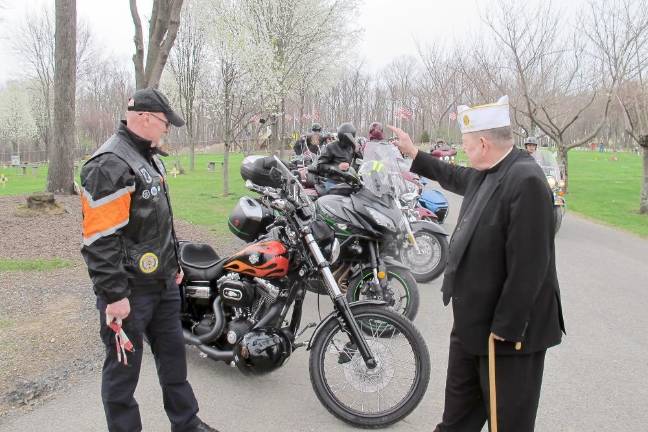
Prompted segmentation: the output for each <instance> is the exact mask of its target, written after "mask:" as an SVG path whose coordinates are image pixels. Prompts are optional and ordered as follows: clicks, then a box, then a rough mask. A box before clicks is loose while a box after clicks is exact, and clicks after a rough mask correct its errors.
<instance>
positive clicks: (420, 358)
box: [309, 305, 430, 428]
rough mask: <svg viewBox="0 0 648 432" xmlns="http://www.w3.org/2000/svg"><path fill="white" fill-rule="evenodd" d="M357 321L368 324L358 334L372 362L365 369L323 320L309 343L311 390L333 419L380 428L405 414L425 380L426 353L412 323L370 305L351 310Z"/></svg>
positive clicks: (340, 331) (345, 339)
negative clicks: (373, 366) (371, 356)
mask: <svg viewBox="0 0 648 432" xmlns="http://www.w3.org/2000/svg"><path fill="white" fill-rule="evenodd" d="M352 313H353V316H354V318H355V320H356V321H357V322H358V325H359V326H360V327H362V328H365V329H368V328H371V329H372V331H371V332H365V334H364V338H365V340H366V341H367V344H368V346H369V349H370V350H371V353H372V355H373V357H374V359H375V360H376V364H377V365H376V367H375V368H374V369H369V368H367V366H366V365H365V362H364V360H363V358H362V356H361V355H360V353H359V352H358V350H357V348H356V345H355V344H354V343H353V341H351V340H350V336H349V333H347V331H346V329H344V328H342V325H341V324H340V321H339V320H337V319H333V320H330V321H329V322H327V323H326V324H325V325H324V326H323V327H322V328H321V329H320V331H319V332H318V333H317V336H316V337H315V339H314V340H313V344H312V345H311V353H310V360H309V370H310V379H311V384H312V385H313V390H314V391H315V394H316V395H317V397H318V398H319V400H320V402H321V403H322V405H324V407H326V409H327V410H328V411H329V412H331V414H333V415H334V416H336V417H337V418H339V419H341V420H343V421H345V422H346V423H349V424H352V425H353V426H356V427H362V428H381V427H386V426H388V425H391V424H393V423H396V422H398V421H400V420H402V419H403V418H405V417H406V416H407V415H409V414H410V413H411V412H412V411H413V410H414V409H415V408H416V407H417V406H418V404H419V403H420V402H421V400H422V399H423V396H424V395H425V391H426V389H427V386H428V382H429V380H430V354H429V352H428V349H427V346H426V344H425V341H424V340H423V337H422V336H421V333H420V332H419V331H418V330H417V329H416V327H414V324H412V322H411V321H410V320H408V319H407V318H405V317H404V316H402V315H401V314H398V313H396V312H394V311H393V310H391V309H389V308H387V307H384V306H376V305H358V306H356V307H354V308H352Z"/></svg>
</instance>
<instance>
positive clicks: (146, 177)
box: [139, 168, 153, 183]
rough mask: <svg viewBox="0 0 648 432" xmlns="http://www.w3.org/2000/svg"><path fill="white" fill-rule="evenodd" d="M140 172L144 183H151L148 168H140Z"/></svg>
mask: <svg viewBox="0 0 648 432" xmlns="http://www.w3.org/2000/svg"><path fill="white" fill-rule="evenodd" d="M139 171H140V173H141V174H142V177H144V181H146V183H152V182H153V179H152V178H151V174H149V172H148V170H147V169H146V168H140V170H139Z"/></svg>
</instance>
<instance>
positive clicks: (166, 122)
mask: <svg viewBox="0 0 648 432" xmlns="http://www.w3.org/2000/svg"><path fill="white" fill-rule="evenodd" d="M142 114H144V113H140V115H142ZM148 114H149V115H150V116H152V117H155V118H156V119H158V120H160V121H161V122H162V123H164V127H165V128H167V129H169V125H171V122H170V121H169V120H167V119H165V118H162V117H158V116H156V115H155V114H153V113H152V112H149V113H148Z"/></svg>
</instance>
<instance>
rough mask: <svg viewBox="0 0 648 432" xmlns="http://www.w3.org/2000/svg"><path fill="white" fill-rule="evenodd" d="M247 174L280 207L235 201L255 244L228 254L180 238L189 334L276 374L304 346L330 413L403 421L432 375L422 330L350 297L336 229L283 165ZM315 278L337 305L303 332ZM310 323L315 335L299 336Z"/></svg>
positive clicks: (383, 422) (377, 423)
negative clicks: (338, 273) (337, 270)
mask: <svg viewBox="0 0 648 432" xmlns="http://www.w3.org/2000/svg"><path fill="white" fill-rule="evenodd" d="M244 177H245V176H244ZM246 177H247V178H245V180H249V182H248V186H249V187H252V188H256V189H258V191H262V192H263V193H264V195H265V196H270V197H272V199H271V200H270V205H271V207H272V209H273V210H274V212H275V214H274V215H272V214H271V213H270V212H271V210H270V209H265V210H264V207H263V206H258V205H255V202H256V201H255V200H252V199H250V202H249V203H246V202H245V200H243V201H241V202H239V206H242V207H241V208H240V209H239V210H240V212H238V213H237V214H238V215H239V216H237V217H235V218H234V220H232V221H231V223H232V224H233V225H234V226H235V227H236V229H237V230H239V231H240V232H241V233H246V234H247V235H248V237H249V238H250V239H251V240H250V241H253V242H252V243H250V244H248V245H247V246H246V247H245V248H244V249H243V250H241V251H240V252H238V253H236V254H234V255H233V256H230V257H227V258H220V257H219V256H218V255H217V254H216V252H215V251H214V250H213V249H212V248H211V247H210V246H208V245H204V244H194V243H183V244H181V246H180V249H179V250H180V262H181V265H182V268H183V270H184V273H185V278H184V279H185V280H184V281H183V282H182V284H181V286H180V290H181V294H182V299H183V305H182V323H183V327H184V336H185V341H186V342H187V343H188V344H190V345H195V346H196V347H198V349H200V350H201V351H202V352H203V353H205V354H206V355H207V356H209V357H211V358H213V359H215V360H222V361H225V362H229V363H233V364H234V365H236V366H237V367H238V368H239V369H240V370H241V371H242V372H244V373H247V374H264V373H269V372H272V371H273V370H276V369H278V368H279V367H281V366H283V365H284V364H285V362H286V360H287V359H288V357H289V356H290V355H291V354H292V352H293V351H294V350H295V349H298V348H300V347H305V348H306V349H307V350H309V351H310V360H309V369H310V379H311V383H312V386H313V390H314V391H315V393H316V394H317V396H318V398H319V400H320V401H321V403H322V404H323V405H324V406H325V407H326V408H327V409H328V410H329V411H330V412H331V413H332V414H333V415H335V416H337V417H338V418H340V419H342V420H343V421H345V422H348V423H350V424H353V425H355V426H359V427H370V428H375V427H384V426H387V425H390V424H392V423H395V422H397V421H399V420H401V419H403V418H404V417H406V416H407V415H408V414H409V413H410V412H412V410H414V408H416V406H417V405H418V404H419V402H420V401H421V399H422V398H423V396H424V394H425V390H426V388H427V385H428V381H429V378H430V357H429V353H428V350H427V347H426V345H425V341H424V340H423V338H422V336H421V334H420V333H419V331H418V330H417V329H416V328H415V327H414V325H413V324H412V322H411V321H409V320H408V319H407V318H406V317H404V316H403V315H401V314H398V313H396V312H394V311H393V310H391V309H390V308H388V307H387V306H386V305H385V303H382V302H379V301H371V300H368V301H359V302H354V303H349V302H348V301H347V298H346V296H345V295H344V294H343V293H342V292H341V291H340V288H339V286H338V285H337V283H336V280H335V278H334V276H333V274H332V272H331V269H330V265H331V264H332V263H334V262H335V261H336V260H337V259H338V256H339V244H338V242H337V241H336V240H335V233H334V232H333V231H332V229H331V228H330V227H329V226H328V225H327V224H326V223H324V222H318V221H317V219H316V217H315V214H316V213H315V209H314V206H313V203H312V201H311V199H310V198H309V197H308V196H307V195H306V192H305V191H304V189H303V188H302V186H301V184H300V182H299V181H298V180H297V179H296V178H295V177H294V176H293V175H292V174H291V172H290V171H289V170H288V168H287V167H286V165H284V164H283V163H282V162H281V161H280V160H279V159H277V158H275V157H268V158H266V159H265V160H264V162H263V163H262V164H257V165H256V168H255V169H254V170H252V171H251V172H249V173H248V175H247V176H246ZM246 206H247V207H246ZM263 233H265V234H263ZM252 239H255V240H252ZM313 278H318V279H319V280H320V281H321V284H322V285H323V286H324V287H325V288H326V292H327V294H328V296H329V297H330V298H331V301H332V303H333V312H331V313H330V314H329V315H328V316H326V317H325V318H324V319H323V320H322V321H321V322H320V323H319V324H315V323H313V324H312V325H307V326H304V329H303V330H302V331H301V332H299V330H300V326H301V320H302V305H303V302H304V298H305V296H306V293H307V292H308V290H307V287H306V286H305V284H306V282H305V281H309V280H312V279H313ZM289 313H290V315H289ZM310 326H316V328H315V331H314V332H313V334H312V335H311V336H310V338H309V339H308V340H305V341H304V342H298V341H297V340H296V339H297V336H298V335H301V334H302V333H303V332H304V331H305V330H306V329H307V328H309V327H310Z"/></svg>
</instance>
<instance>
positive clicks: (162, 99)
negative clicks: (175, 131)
mask: <svg viewBox="0 0 648 432" xmlns="http://www.w3.org/2000/svg"><path fill="white" fill-rule="evenodd" d="M128 111H142V112H161V113H164V114H166V116H167V119H168V120H169V122H171V124H172V125H173V126H176V127H181V126H184V125H185V121H184V119H183V118H182V117H180V116H179V115H178V114H176V113H175V112H174V111H173V109H171V105H170V104H169V99H167V97H166V96H164V94H163V93H162V92H161V91H159V90H158V89H154V88H145V89H140V90H137V91H136V92H135V93H134V94H133V96H132V97H131V100H130V101H129V102H128Z"/></svg>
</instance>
